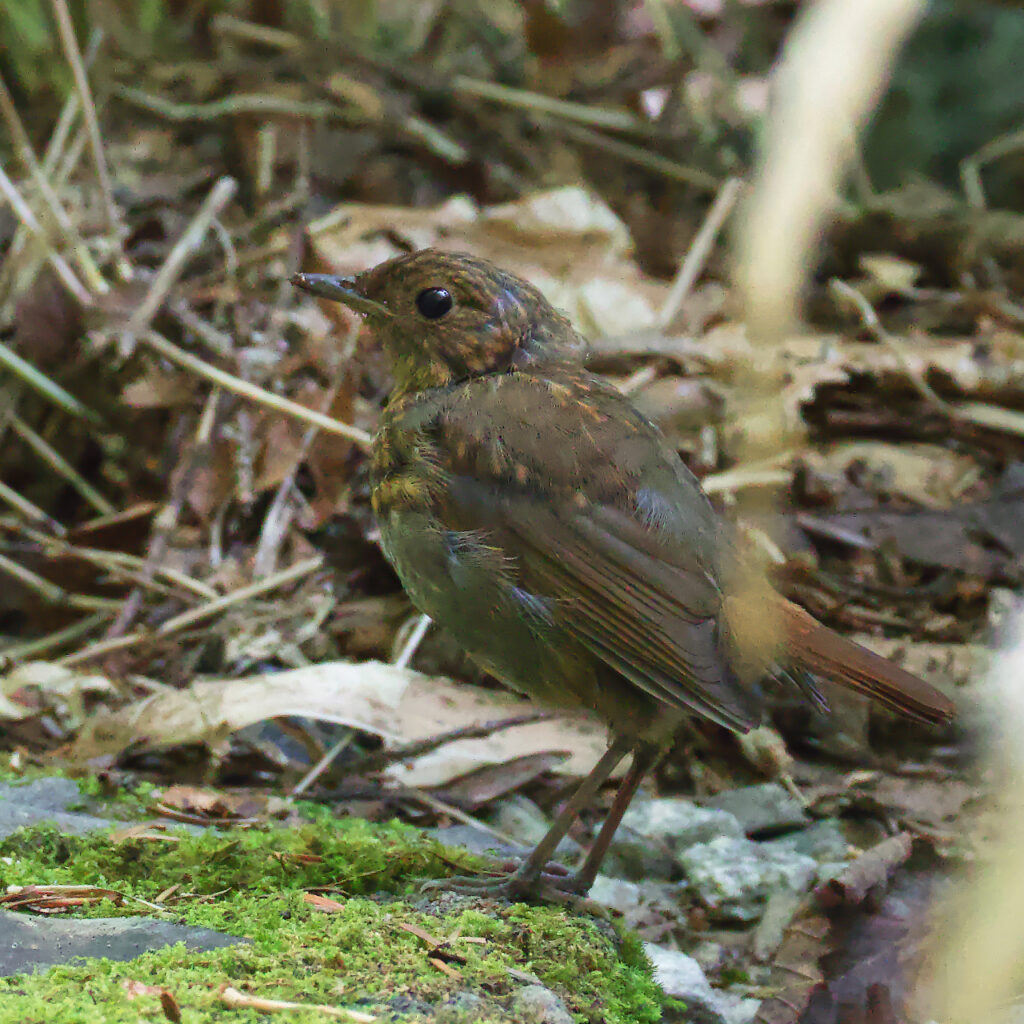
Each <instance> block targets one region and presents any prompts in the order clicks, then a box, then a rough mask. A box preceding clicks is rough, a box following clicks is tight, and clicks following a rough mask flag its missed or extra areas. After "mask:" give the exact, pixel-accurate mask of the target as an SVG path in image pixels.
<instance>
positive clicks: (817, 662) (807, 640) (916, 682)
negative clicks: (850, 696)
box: [781, 601, 956, 725]
mask: <svg viewBox="0 0 1024 1024" xmlns="http://www.w3.org/2000/svg"><path fill="white" fill-rule="evenodd" d="M781 612H782V614H781V619H782V626H783V631H784V634H785V637H786V642H785V650H786V652H787V657H788V659H789V660H790V661H791V662H792V663H793V664H795V665H799V666H800V667H801V668H805V669H807V671H809V672H812V673H814V675H817V676H821V677H822V678H824V679H829V680H831V681H832V682H834V683H838V684H839V685H840V686H847V687H849V688H850V689H851V690H856V691H857V692H858V693H863V694H865V695H867V696H868V697H870V698H871V699H872V700H876V701H878V703H879V704H884V705H885V706H886V707H889V708H892V710H893V711H898V712H899V713H900V714H901V715H906V716H907V717H908V718H916V719H918V720H919V721H922V722H929V723H931V724H933V725H937V724H939V723H942V722H948V721H949V720H950V719H951V718H952V717H953V715H954V714H955V713H956V707H955V705H954V704H953V702H952V701H951V700H950V699H949V698H948V697H946V696H945V694H942V693H940V692H939V691H938V690H937V689H935V687H934V686H929V685H928V683H926V682H924V681H923V680H921V679H918V678H917V676H915V675H912V674H911V673H910V672H907V671H906V670H905V669H902V668H900V667H899V666H898V665H895V664H893V663H892V662H891V661H888V660H887V659H885V658H883V657H881V656H880V655H878V654H875V653H874V652H873V651H869V650H868V649H867V648H865V647H861V646H860V645H859V644H855V643H854V642H853V641H852V640H847V639H846V638H845V637H842V636H840V635H839V634H838V633H836V632H834V631H833V630H831V629H829V628H828V626H823V625H822V624H821V623H820V622H818V621H817V620H816V619H814V618H812V617H811V616H810V615H808V614H807V612H805V611H804V610H803V608H800V607H798V606H797V605H795V604H793V603H791V602H790V601H784V602H782V609H781Z"/></svg>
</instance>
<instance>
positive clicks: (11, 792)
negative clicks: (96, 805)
mask: <svg viewBox="0 0 1024 1024" xmlns="http://www.w3.org/2000/svg"><path fill="white" fill-rule="evenodd" d="M81 802H82V794H81V793H80V792H79V789H78V786H77V785H76V784H75V782H74V780H73V779H64V778H61V777H60V776H56V775H54V776H51V777H49V778H45V779H33V780H32V781H31V782H25V783H5V784H3V785H0V839H4V838H6V837H7V836H9V835H10V834H11V833H12V832H15V831H16V830H17V829H19V828H25V827H28V826H30V825H38V824H40V823H41V822H44V821H52V822H54V823H55V824H56V825H57V827H58V828H59V829H60V830H61V831H62V832H66V833H70V834H72V835H83V834H84V833H86V832H93V831H95V830H96V829H104V828H109V827H110V826H111V825H115V824H123V822H114V821H110V820H108V819H106V818H98V817H96V816H95V815H92V814H81V813H79V812H77V811H68V810H66V808H67V807H69V806H73V805H75V804H80V803H81Z"/></svg>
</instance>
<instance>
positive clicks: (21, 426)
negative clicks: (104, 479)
mask: <svg viewBox="0 0 1024 1024" xmlns="http://www.w3.org/2000/svg"><path fill="white" fill-rule="evenodd" d="M8 423H9V424H10V427H11V430H13V431H14V433H15V434H17V435H18V437H20V438H21V439H22V441H24V442H25V444H27V445H28V446H29V448H31V449H32V451H34V452H35V453H36V455H38V456H39V458H41V459H42V460H43V462H45V463H46V464H47V465H48V466H49V467H50V468H51V469H52V470H53V471H54V472H55V473H56V474H57V475H58V476H59V477H61V478H62V479H64V480H66V481H67V483H68V484H69V485H70V486H71V487H72V488H73V489H74V490H75V491H77V492H78V494H80V495H81V497H82V498H83V499H84V500H85V501H86V502H87V503H88V504H90V505H91V506H92V507H93V508H94V509H95V510H96V511H97V512H99V514H100V515H101V516H111V515H113V514H114V513H115V512H116V511H117V509H116V508H115V507H114V506H113V505H112V504H111V503H110V502H109V501H107V499H106V498H104V497H103V495H102V494H100V492H99V491H97V490H96V488H95V487H93V486H92V484H90V483H89V481H88V480H86V479H85V477H83V476H82V474H81V473H79V472H78V470H77V469H75V467H74V466H72V465H71V463H70V462H68V460H67V459H65V458H64V456H63V455H61V454H60V452H58V451H57V450H56V449H55V448H54V447H53V446H52V445H51V444H50V443H49V441H47V440H46V439H45V438H44V437H41V436H40V435H39V434H37V433H36V432H35V431H34V430H33V429H32V428H31V427H30V426H29V425H28V424H27V423H26V422H25V421H24V420H23V419H22V418H21V417H20V416H15V415H11V416H9V417H8Z"/></svg>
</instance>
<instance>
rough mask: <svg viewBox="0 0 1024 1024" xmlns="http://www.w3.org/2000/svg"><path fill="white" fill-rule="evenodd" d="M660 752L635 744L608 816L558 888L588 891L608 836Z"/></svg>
mask: <svg viewBox="0 0 1024 1024" xmlns="http://www.w3.org/2000/svg"><path fill="white" fill-rule="evenodd" d="M662 753H663V752H662V751H661V750H659V749H658V748H657V747H639V748H637V750H635V751H634V752H633V763H632V764H631V765H630V766H629V771H628V772H626V775H625V777H624V778H623V780H622V782H620V783H619V789H618V792H617V793H616V794H615V799H614V800H613V801H612V805H611V807H610V808H609V810H608V816H607V817H606V818H605V819H604V824H603V825H602V826H601V831H600V832H598V834H597V838H596V839H595V840H594V842H593V844H592V845H591V847H590V849H589V851H587V858H586V860H584V862H583V863H582V864H581V865H580V867H579V869H578V870H577V871H575V872H574V873H573V874H572V875H570V876H569V878H567V879H566V880H565V881H564V882H560V883H559V885H558V887H559V889H562V890H564V891H565V892H572V893H577V894H579V895H581V896H582V895H585V894H586V893H588V892H589V891H590V887H591V886H592V885H593V884H594V879H595V878H597V873H598V871H599V870H600V868H601V863H602V862H603V861H604V858H605V854H607V853H608V847H609V846H611V843H612V839H613V838H614V837H615V833H616V831H617V830H618V827H619V825H620V824H621V822H622V816H623V815H624V814H625V813H626V810H627V808H628V807H629V805H630V803H632V801H633V797H634V796H636V791H637V790H638V789H639V788H640V783H641V782H642V781H643V778H644V776H645V775H646V774H647V773H648V772H649V771H650V770H651V769H652V768H653V767H654V766H655V765H656V764H657V763H658V761H660V760H661V757H662Z"/></svg>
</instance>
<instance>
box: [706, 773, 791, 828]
mask: <svg viewBox="0 0 1024 1024" xmlns="http://www.w3.org/2000/svg"><path fill="white" fill-rule="evenodd" d="M704 806H705V807H708V808H715V809H717V810H720V811H728V812H729V813H730V814H732V815H734V816H735V817H736V818H738V819H739V822H740V825H741V826H742V828H743V831H744V833H745V834H746V835H747V836H750V837H751V838H758V837H763V836H768V835H773V834H775V833H777V832H781V831H783V830H785V829H787V828H795V827H796V826H798V825H805V824H807V815H806V813H805V812H804V808H803V806H802V805H801V803H800V801H799V800H797V799H796V797H794V796H793V795H792V794H791V793H788V792H787V791H786V790H785V789H783V787H782V786H780V785H779V784H778V783H777V782H765V783H762V784H761V785H759V786H744V787H743V788H742V789H731V790H729V791H728V792H725V793H719V794H718V795H717V796H714V797H711V798H709V799H707V800H705V801H704Z"/></svg>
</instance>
